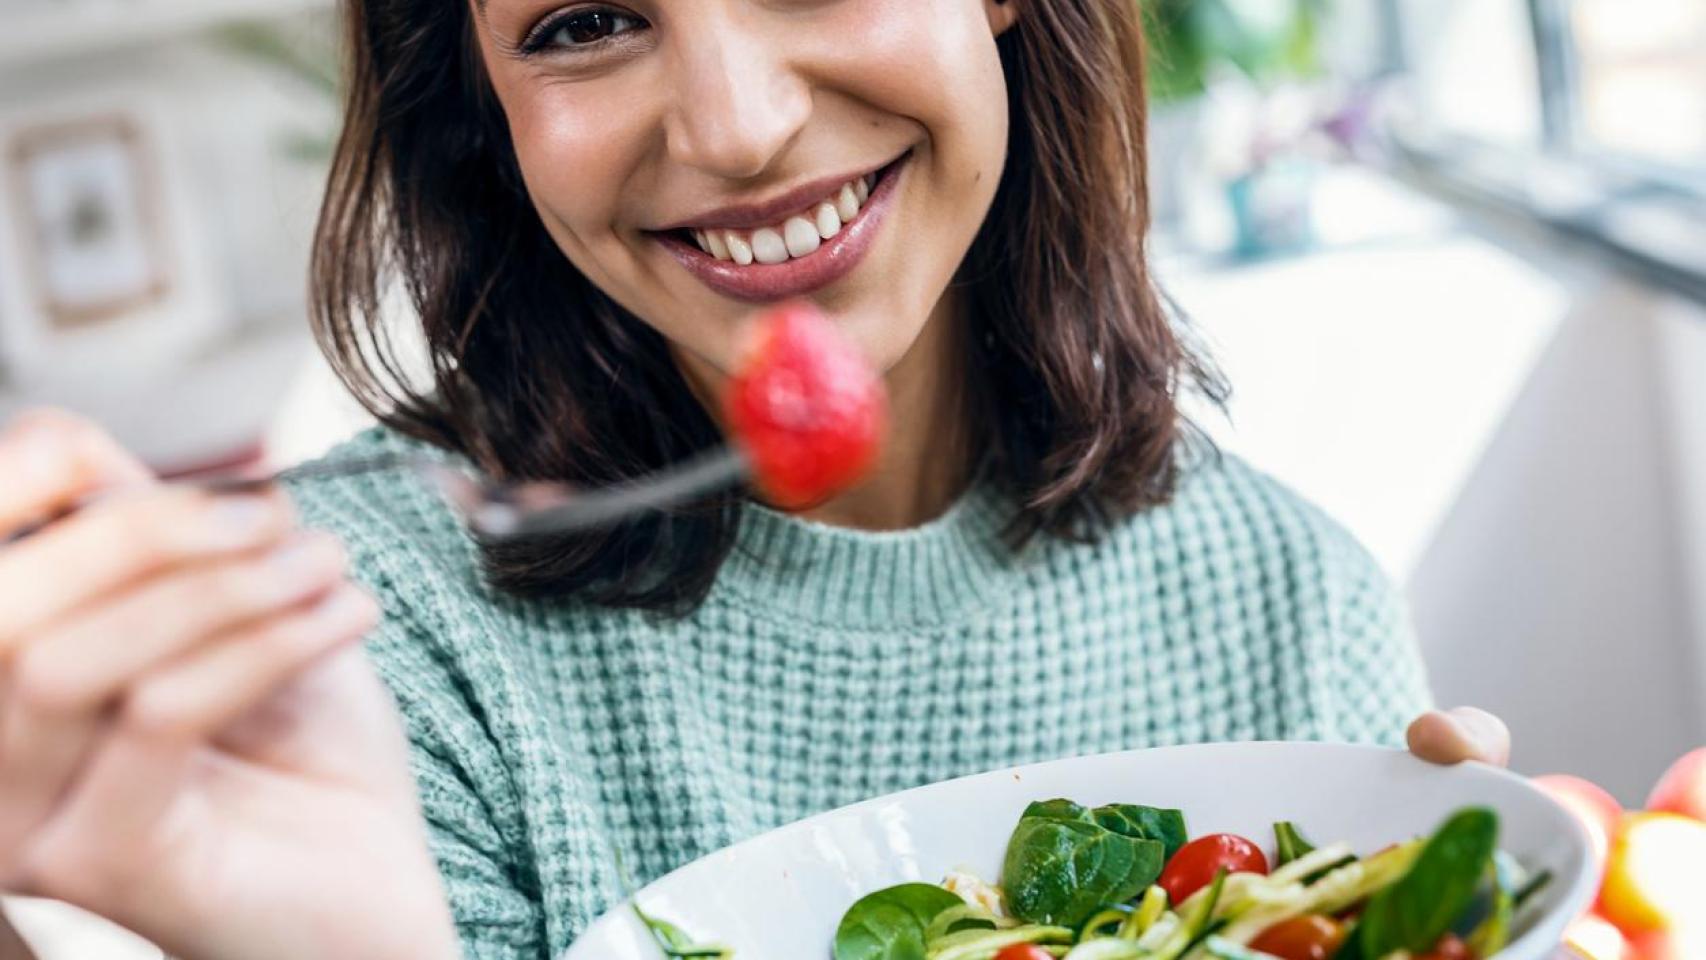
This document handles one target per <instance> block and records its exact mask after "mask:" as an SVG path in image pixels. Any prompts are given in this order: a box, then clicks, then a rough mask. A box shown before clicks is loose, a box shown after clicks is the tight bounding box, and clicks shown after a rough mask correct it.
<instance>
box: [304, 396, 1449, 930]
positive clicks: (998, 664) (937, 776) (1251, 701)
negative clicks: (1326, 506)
mask: <svg viewBox="0 0 1706 960" xmlns="http://www.w3.org/2000/svg"><path fill="white" fill-rule="evenodd" d="M417 446H418V445H417V444H415V443H414V442H413V441H409V440H406V439H404V438H402V437H400V436H398V435H397V434H394V433H391V432H389V431H386V430H383V429H380V428H375V429H372V430H369V431H366V432H364V433H362V434H360V435H358V436H357V437H355V438H353V439H352V440H351V441H349V442H347V443H345V444H344V445H342V446H340V447H339V448H338V449H337V450H335V451H333V453H332V454H330V456H332V457H344V456H359V455H363V454H369V453H373V452H377V451H379V450H385V449H396V448H417ZM290 489H291V492H292V494H293V496H294V498H295V500H296V502H297V505H298V509H299V510H300V512H301V514H302V516H303V519H304V521H305V522H306V523H307V524H309V525H310V526H316V527H321V528H324V529H328V530H331V531H332V532H334V533H336V534H337V535H338V536H339V537H341V538H342V539H343V541H344V543H345V544H346V546H347V547H348V549H349V552H350V555H351V565H352V568H353V570H354V571H355V574H356V576H357V578H358V579H359V580H360V581H362V582H363V583H364V584H365V586H366V587H367V588H368V589H370V590H371V591H372V592H373V593H374V595H375V596H376V597H377V598H378V599H379V601H380V603H381V605H382V607H383V609H384V618H383V622H382V623H381V625H380V626H379V627H378V628H377V629H376V631H375V632H374V634H373V636H372V637H371V638H370V640H369V642H368V651H369V653H370V656H371V657H372V658H373V660H374V661H375V663H376V664H377V666H378V669H379V671H380V673H381V675H382V676H383V677H384V679H385V681H386V683H387V684H388V685H389V686H390V688H391V690H392V692H393V694H394V695H395V697H396V699H397V701H398V704H399V706H400V708H401V710H402V713H403V716H404V718H405V720H406V724H407V727H408V732H409V735H410V739H411V741H412V746H413V766H414V773H415V777H416V780H417V783H418V785H419V788H420V796H421V801H422V805H423V808H424V810H425V813H426V817H427V819H428V821H429V825H430V827H431V833H432V842H433V846H434V852H435V854H436V856H437V858H438V862H439V865H440V869H441V871H442V873H443V876H444V881H445V886H446V888H447V889H448V892H449V896H450V899H451V906H452V909H453V911H454V914H455V917H456V920H457V923H458V925H459V927H460V930H461V934H462V938H463V941H464V944H465V947H466V952H467V955H468V956H470V957H476V958H493V960H496V958H502V960H520V958H526V960H544V958H547V957H554V956H556V955H557V954H558V953H560V952H561V951H562V950H563V949H565V948H566V947H568V945H569V944H570V943H572V942H573V940H574V938H575V936H576V935H577V934H578V933H579V932H580V931H581V930H583V929H585V927H586V926H587V925H588V923H589V922H590V921H591V920H593V919H594V918H595V917H597V916H598V915H599V914H600V913H601V912H603V911H604V910H605V909H606V908H608V907H610V906H611V905H613V904H615V903H617V902H620V900H621V897H622V889H623V887H622V883H621V880H620V879H619V876H618V869H617V866H616V864H617V863H618V862H620V863H621V864H622V865H623V867H624V868H625V870H626V871H627V873H628V874H629V875H630V877H631V879H632V880H634V881H635V882H637V883H644V882H646V881H648V880H651V879H653V878H656V877H658V876H660V875H662V874H663V873H666V872H668V871H669V870H671V869H673V868H675V867H677V866H680V865H682V864H684V863H686V862H688V861H690V860H692V859H694V858H696V857H699V856H701V855H703V854H706V853H709V852H711V851H713V850H716V849H718V848H719V847H722V846H725V845H727V844H729V843H732V842H734V841H736V840H740V839H742V838H745V837H748V836H751V835H753V834H756V833H758V832H761V831H764V830H767V829H771V828H774V827H777V826H781V825H782V824H785V823H788V822H790V821H793V820H796V819H799V818H801V817H804V816H806V815H809V814H812V813H816V812H819V811H822V810H826V809H830V808H833V807H837V806H840V805H843V804H847V803H851V802H854V801H857V800H861V799H865V798H868V797H872V796H876V795H879V794H883V793H888V792H891V791H895V790H900V789H903V788H906V787H911V786H916V785H918V784H923V783H928V782H933V781H937V780H942V779H946V778H949V777H954V776H959V775H963V774H970V773H975V772H979V771H983V770H988V769H992V768H998V767H1003V766H1008V765H1013V764H1022V763H1029V762H1033V761H1040V760H1045V759H1052V758H1057V757H1066V756H1075V755H1083V754H1091V753H1099V752H1105V751H1111V750H1119V749H1126V748H1132V747H1145V746H1160V745H1166V744H1178V743H1194V742H1200V741H1214V740H1251V739H1326V740H1344V741H1356V742H1376V743H1386V744H1392V745H1397V744H1398V743H1400V742H1401V739H1402V735H1403V729H1404V726H1405V724H1406V722H1407V721H1408V720H1409V719H1411V718H1412V717H1413V716H1414V715H1415V714H1416V713H1418V712H1419V711H1421V710H1423V709H1424V708H1425V707H1426V706H1427V702H1428V694H1427V689H1426V685H1425V681H1424V678H1423V672H1422V668H1421V664H1420V660H1419V657H1418V654H1417V649H1416V646H1415V643H1414V641H1413V639H1412V636H1411V633H1410V631H1409V627H1408V624H1407V620H1406V617H1405V614H1404V611H1403V608H1402V604H1401V602H1400V599H1399V597H1398V595H1397V594H1396V592H1395V591H1394V589H1393V588H1392V585H1391V584H1390V583H1389V581H1388V580H1387V579H1386V578H1385V577H1384V576H1383V575H1382V574H1381V572H1380V570H1379V569H1378V567H1377V566H1376V564H1375V563H1374V562H1373V561H1372V560H1371V558H1370V557H1369V556H1368V554H1367V553H1366V552H1365V551H1363V550H1362V549H1361V548H1360V547H1359V546H1358V545H1357V544H1356V543H1355V542H1354V541H1353V540H1352V539H1351V538H1350V537H1349V536H1348V535H1347V534H1346V533H1345V532H1344V531H1343V530H1342V529H1340V528H1339V527H1338V526H1337V525H1335V524H1334V523H1333V522H1331V521H1330V520H1328V519H1327V518H1326V517H1325V516H1324V515H1322V514H1321V513H1320V512H1319V511H1318V510H1317V509H1315V508H1314V507H1312V506H1310V505H1309V504H1307V503H1305V502H1304V501H1302V500H1301V499H1299V498H1298V497H1297V496H1295V495H1293V494H1292V493H1290V492H1288V491H1287V490H1285V489H1284V488H1282V487H1281V486H1280V485H1279V484H1277V483H1276V482H1274V481H1273V480H1271V479H1269V478H1267V477H1265V476H1264V475H1262V474H1260V473H1258V472H1256V471H1255V470H1253V469H1251V468H1250V467H1248V466H1247V465H1245V464H1243V463H1241V462H1240V461H1238V460H1237V459H1236V458H1233V457H1231V456H1222V457H1219V458H1204V459H1203V460H1202V461H1201V463H1200V464H1197V465H1194V466H1192V467H1190V468H1189V469H1188V471H1187V473H1186V474H1185V475H1184V478H1183V481H1182V483H1181V485H1180V488H1179V491H1178V494H1177V495H1176V496H1175V498H1174V499H1173V501H1172V502H1171V503H1169V504H1168V505H1166V506H1163V507H1158V508H1154V509H1151V510H1148V511H1145V512H1143V513H1140V514H1138V515H1137V516H1135V517H1132V518H1130V519H1128V520H1126V521H1124V522H1122V523H1120V524H1119V525H1118V526H1117V527H1116V528H1115V529H1114V530H1112V531H1111V532H1110V533H1109V534H1108V535H1106V536H1105V537H1103V538H1102V539H1100V540H1099V541H1098V542H1096V543H1094V544H1089V545H1084V544H1073V543H1068V542H1065V541H1062V540H1058V539H1054V538H1039V539H1038V540H1035V541H1033V545H1032V546H1031V547H1029V548H1027V549H1026V550H1024V551H1023V552H1019V553H1015V552H1014V551H1012V550H1010V549H1009V548H1008V547H1007V546H1006V545H1005V544H1004V542H1003V540H1002V539H1001V536H1000V532H1001V529H1002V526H1003V524H1004V523H1005V522H1006V520H1007V519H1008V518H1009V517H1010V515H1011V507H1010V506H1009V504H1008V503H1007V502H1006V501H1005V500H1004V499H1003V498H1002V497H1000V496H998V495H996V494H994V493H992V492H990V491H989V490H988V489H985V488H978V489H974V490H973V491H972V492H970V493H968V494H966V495H965V496H964V497H962V498H961V500H960V501H959V502H958V503H956V504H955V505H954V506H953V507H952V508H951V509H950V510H949V511H948V513H946V514H945V515H944V516H942V517H941V518H939V519H938V520H936V521H934V522H931V523H929V524H926V525H924V526H922V527H919V528H917V529H913V530H908V531H904V532H898V533H871V532H862V531H850V530H845V529H837V528H832V527H828V526H823V525H819V524H815V523H811V522H808V521H804V520H800V519H798V518H792V517H787V516H784V515H782V514H779V513H775V512H772V511H770V510H767V509H764V508H761V507H750V508H747V509H746V510H745V512H744V516H743V519H742V525H741V530H740V534H739V539H738V547H737V549H736V551H735V553H734V555H733V556H732V557H731V558H730V560H729V561H728V562H727V563H726V564H725V565H724V567H723V569H722V571H721V572H720V575H719V577H718V580H717V582H716V585H715V587H714V588H713V590H712V593H711V595H710V597H709V599H708V600H707V601H706V602H705V603H704V604H703V606H701V607H700V608H699V609H698V610H697V611H696V612H695V613H693V614H692V615H690V616H688V617H687V618H685V619H681V620H661V619H658V618H656V617H653V616H649V615H646V614H643V613H636V612H624V611H613V610H609V609H601V608H596V607H591V606H588V605H584V604H580V603H568V602H562V603H541V602H532V601H522V600H518V599H515V598H512V597H509V596H507V595H503V594H500V593H498V592H497V591H495V590H493V589H491V588H490V587H489V586H487V585H486V584H485V583H484V582H483V581H482V579H481V577H480V575H479V565H478V552H477V550H476V548H475V546H474V544H473V543H472V542H471V541H470V539H469V538H468V537H467V535H466V534H465V533H464V532H463V531H462V530H461V528H459V527H458V525H457V523H456V521H455V518H454V517H453V515H452V514H451V513H450V511H449V510H448V508H447V507H446V506H445V505H444V504H443V503H442V502H441V501H440V500H439V499H438V498H437V497H436V496H435V495H433V494H431V493H429V492H428V491H427V490H426V489H425V488H424V487H423V486H421V485H420V484H418V483H416V482H414V481H412V480H411V479H409V478H406V477H404V476H402V475H400V474H369V475H362V476H356V477H347V478H341V479H329V480H328V479H320V480H301V481H296V482H293V483H292V484H291V485H290ZM1136 799H1141V798H1136Z"/></svg>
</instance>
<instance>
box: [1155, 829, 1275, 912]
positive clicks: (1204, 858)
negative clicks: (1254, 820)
mask: <svg viewBox="0 0 1706 960" xmlns="http://www.w3.org/2000/svg"><path fill="white" fill-rule="evenodd" d="M1222 867H1224V868H1226V872H1227V873H1261V874H1266V873H1267V872H1268V857H1267V854H1265V853H1263V852H1262V848H1261V847H1258V846H1256V845H1255V844H1254V843H1251V842H1250V841H1248V840H1246V839H1244V838H1243V837H1240V836H1238V835H1236V834H1231V833H1211V834H1209V835H1208V836H1206V837H1198V838H1196V839H1195V840H1192V841H1191V842H1190V843H1187V844H1185V845H1184V846H1182V847H1180V848H1179V852H1178V853H1175V854H1173V859H1171V860H1169V861H1167V869H1165V870H1163V871H1161V879H1160V880H1158V881H1156V882H1157V883H1159V884H1160V885H1161V889H1163V890H1165V891H1167V901H1168V902H1169V903H1171V904H1173V905H1174V906H1175V907H1177V906H1178V905H1179V904H1181V903H1184V902H1185V898H1186V897H1189V896H1190V895H1191V894H1193V893H1196V892H1197V891H1198V890H1201V889H1202V888H1203V887H1206V886H1208V885H1209V884H1211V883H1213V882H1214V875H1215V874H1216V873H1218V872H1219V871H1220V869H1221V868H1222Z"/></svg>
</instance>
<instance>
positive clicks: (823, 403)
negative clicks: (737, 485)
mask: <svg viewBox="0 0 1706 960" xmlns="http://www.w3.org/2000/svg"><path fill="white" fill-rule="evenodd" d="M759 324H760V327H759V339H758V344H757V347H756V349H754V350H753V351H752V353H751V354H750V355H748V357H747V358H746V360H745V361H744V362H743V363H742V365H741V369H740V370H739V372H737V373H736V374H735V376H734V377H733V379H732V380H731V381H730V383H729V390H728V393H727V395H726V396H725V397H724V406H725V410H726V413H727V416H728V420H729V425H730V426H731V427H732V428H733V431H734V435H735V437H736V438H737V440H738V441H739V442H740V444H741V446H742V448H743V449H744V450H745V451H746V455H747V457H748V459H749V460H750V461H751V463H752V467H753V476H754V479H755V481H756V482H757V484H758V487H759V489H760V490H762V491H763V492H764V493H765V495H767V496H768V497H770V499H771V500H772V501H774V502H775V503H776V505H777V506H780V507H782V508H784V509H789V510H799V509H803V508H805V507H809V506H811V505H812V504H815V503H820V502H822V501H823V500H826V499H828V498H829V497H830V496H831V495H833V494H835V493H837V492H839V491H841V490H843V489H845V488H846V487H848V486H850V485H852V484H853V483H855V482H857V481H858V480H859V479H860V478H861V477H863V476H864V475H865V472H866V471H867V470H869V469H870V468H871V465H872V464H873V463H875V462H876V459H877V454H878V452H879V451H880V449H881V447H882V443H883V435H884V433H885V432H886V430H887V426H888V401H887V398H886V395H885V394H884V392H883V385H882V381H881V380H880V379H878V377H877V375H876V372H875V371H873V370H872V369H871V366H870V364H869V363H867V362H866V361H865V358H864V357H863V356H861V355H860V353H859V350H858V348H857V347H855V346H854V345H853V344H852V343H851V342H850V341H849V340H848V339H847V338H846V337H845V336H843V335H842V333H841V331H840V330H839V329H837V328H836V326H835V325H834V324H833V323H831V322H829V320H828V319H827V318H825V317H824V315H823V314H821V313H819V312H818V311H817V309H816V308H814V307H812V306H810V305H809V304H799V303H795V304H786V305H783V306H781V307H778V308H776V309H775V310H772V311H770V312H769V313H767V314H765V315H764V317H763V318H762V319H761V320H760V321H759Z"/></svg>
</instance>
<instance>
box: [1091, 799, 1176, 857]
mask: <svg viewBox="0 0 1706 960" xmlns="http://www.w3.org/2000/svg"><path fill="white" fill-rule="evenodd" d="M1090 816H1091V817H1092V818H1094V819H1095V821H1096V823H1097V824H1099V825H1100V826H1102V827H1103V828H1104V829H1107V830H1112V831H1113V832H1115V833H1118V834H1121V835H1123V836H1127V837H1134V838H1136V839H1138V840H1159V841H1161V843H1162V844H1163V845H1164V846H1165V847H1166V848H1167V849H1166V852H1165V854H1163V856H1162V862H1163V863H1165V862H1166V861H1168V860H1171V859H1173V854H1175V853H1178V852H1179V848H1180V847H1182V846H1184V845H1185V841H1186V840H1187V839H1189V838H1188V837H1187V836H1186V835H1185V814H1184V813H1183V812H1182V811H1179V810H1166V809H1161V808H1159V807H1143V806H1138V805H1137V804H1134V803H1110V804H1108V805H1107V806H1105V807H1097V808H1096V809H1094V810H1092V811H1090Z"/></svg>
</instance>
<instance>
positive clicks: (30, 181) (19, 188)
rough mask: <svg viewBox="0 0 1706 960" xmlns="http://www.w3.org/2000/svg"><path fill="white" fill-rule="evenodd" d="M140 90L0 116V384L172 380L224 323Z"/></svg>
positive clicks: (111, 387)
mask: <svg viewBox="0 0 1706 960" xmlns="http://www.w3.org/2000/svg"><path fill="white" fill-rule="evenodd" d="M164 116H165V111H162V110H160V109H158V108H157V107H156V106H155V105H153V104H151V103H150V102H149V101H147V100H146V99H130V100H120V99H118V98H114V99H111V100H101V99H94V100H86V101H85V100H66V101H63V102H59V103H36V104H32V105H31V106H30V107H29V108H28V109H27V110H24V111H19V112H15V113H10V114H0V392H5V393H18V392H20V391H21V392H24V393H27V394H29V395H33V396H97V395H101V394H106V393H114V394H117V393H119V392H122V391H128V390H134V389H136V388H138V387H139V386H141V385H144V384H146V383H148V382H157V381H159V380H160V379H162V378H166V377H170V376H172V375H173V373H174V372H175V371H176V370H178V369H180V368H181V367H182V365H183V363H184V362H185V361H186V359H187V358H188V357H190V356H192V355H194V354H195V353H196V351H198V350H201V349H204V348H205V347H206V346H207V344H208V342H209V341H210V340H212V339H213V338H215V337H216V336H218V335H219V334H220V333H221V332H222V328H223V327H224V326H225V322H224V321H225V314H226V311H225V310H224V309H223V308H222V298H221V297H220V296H219V295H218V290H217V289H216V285H215V283H214V280H213V277H214V269H213V266H212V264H211V263H210V260H209V257H208V256H207V248H208V244H207V241H206V238H205V237H204V236H203V235H202V231H203V230H204V229H205V221H204V220H202V218H201V217H200V216H198V215H197V211H196V210H195V205H196V202H197V200H198V199H199V198H198V197H197V196H195V194H194V192H193V191H192V190H191V188H190V184H191V183H193V182H194V181H195V178H194V176H193V173H192V172H191V171H190V170H189V169H188V167H187V164H186V163H185V162H184V158H183V157H182V156H180V155H178V154H177V153H175V152H174V151H173V149H172V147H173V146H174V139H175V138H173V137H172V136H170V132H169V130H162V126H163V124H164V119H163V118H164Z"/></svg>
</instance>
